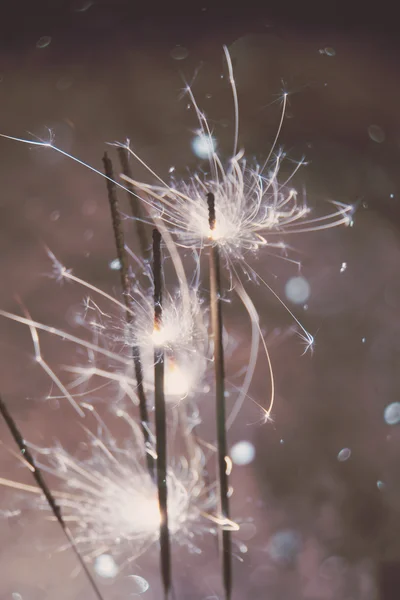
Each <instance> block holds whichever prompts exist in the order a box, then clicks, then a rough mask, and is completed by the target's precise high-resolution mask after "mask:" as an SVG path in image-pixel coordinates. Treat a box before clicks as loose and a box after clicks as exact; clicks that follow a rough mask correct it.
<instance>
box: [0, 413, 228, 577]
mask: <svg viewBox="0 0 400 600" xmlns="http://www.w3.org/2000/svg"><path fill="white" fill-rule="evenodd" d="M84 407H85V408H86V409H88V410H90V411H91V412H92V413H94V415H95V416H96V419H97V420H98V421H101V420H100V418H99V417H98V416H97V415H96V413H95V411H94V410H93V407H91V406H90V405H84ZM116 414H117V416H118V417H122V419H124V420H125V421H126V422H127V423H128V424H129V425H130V436H129V442H127V443H126V444H125V445H122V444H117V442H116V440H115V439H114V438H113V437H112V436H111V434H110V433H109V430H105V427H104V424H101V427H100V428H101V432H98V433H97V434H96V435H95V434H93V433H91V432H89V431H88V430H87V433H88V436H89V446H90V456H89V458H86V459H84V460H80V459H78V458H76V457H74V456H73V455H71V454H70V453H68V452H67V451H66V450H65V449H64V448H62V447H61V446H59V445H58V446H56V447H54V448H37V447H33V448H32V451H33V452H34V454H35V455H36V464H37V466H38V467H39V468H40V469H41V470H42V472H47V473H50V474H51V475H53V476H54V477H55V478H56V480H57V481H58V485H57V488H56V489H53V495H54V497H55V498H56V500H57V504H58V505H59V506H60V509H61V512H62V515H63V519H64V521H65V523H66V524H67V525H68V527H69V528H70V530H71V532H72V534H73V537H74V540H75V543H76V544H77V546H78V547H79V548H80V550H81V552H82V553H83V554H84V556H85V557H86V558H87V559H89V560H93V559H95V558H96V557H98V556H99V555H101V554H104V553H110V554H111V555H112V556H113V557H114V558H115V559H116V560H118V561H119V562H120V564H119V566H120V568H123V566H124V564H126V563H127V562H131V561H133V560H136V559H137V558H138V557H139V556H141V555H142V554H144V553H145V552H146V551H147V550H148V548H149V547H150V546H151V545H152V544H154V543H155V542H156V541H157V540H158V538H159V533H160V523H161V515H160V510H159V504H158V495H157V485H156V483H155V482H154V480H153V479H152V478H151V477H150V475H149V473H148V472H147V470H146V469H145V467H144V466H143V449H142V448H141V447H140V444H139V436H140V433H139V431H138V426H137V425H136V424H135V422H134V421H133V420H132V419H131V418H130V417H129V415H127V414H126V413H124V412H123V411H121V410H119V411H117V413H116ZM203 466H204V456H203V454H202V452H201V450H200V448H199V447H198V446H196V449H195V452H194V453H193V454H192V455H191V457H190V459H186V458H184V457H180V459H179V461H178V462H177V464H175V465H174V466H171V467H170V468H169V471H168V475H167V487H168V519H169V531H170V535H171V537H172V539H173V540H174V541H175V542H176V543H177V544H180V545H182V546H185V547H186V548H187V549H188V551H190V552H200V549H199V547H198V545H197V538H198V537H201V535H202V534H203V533H206V532H208V533H209V532H210V531H211V530H212V529H213V525H212V524H213V523H214V522H215V521H216V520H217V517H216V516H215V510H216V494H215V491H214V489H213V487H209V486H207V485H206V482H205V479H204V477H203ZM0 483H1V484H2V485H5V486H9V487H13V488H17V489H18V488H20V489H22V490H24V491H26V492H32V493H34V494H38V495H40V494H41V491H40V489H39V488H36V487H35V486H27V485H25V484H19V483H18V482H15V481H8V480H5V479H2V480H1V481H0ZM35 506H39V508H40V509H41V510H43V511H45V512H48V511H49V507H48V504H47V502H46V501H45V499H44V498H42V497H40V498H38V499H37V500H36V501H35ZM49 518H50V519H52V518H53V517H51V516H49ZM227 526H231V527H232V528H234V524H233V523H232V524H231V525H230V524H227Z"/></svg>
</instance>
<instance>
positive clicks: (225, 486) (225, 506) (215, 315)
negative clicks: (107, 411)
mask: <svg viewBox="0 0 400 600" xmlns="http://www.w3.org/2000/svg"><path fill="white" fill-rule="evenodd" d="M207 204H208V220H209V226H210V231H211V232H212V231H214V230H215V227H216V224H217V223H216V215H215V197H214V194H212V193H211V192H210V193H208V194H207ZM221 294H222V287H221V265H220V258H219V249H218V245H217V244H213V245H212V246H211V248H210V309H211V330H212V337H213V341H214V369H215V399H216V421H217V447H218V476H219V502H220V511H221V517H222V519H223V520H224V521H225V520H226V519H229V498H228V491H229V482H228V475H227V464H226V451H227V444H226V426H225V368H224V347H223V341H222V333H223V327H222V309H221ZM220 547H221V554H222V577H223V584H224V590H225V598H226V600H230V597H231V593H232V564H231V533H230V531H228V530H227V529H223V528H221V530H220Z"/></svg>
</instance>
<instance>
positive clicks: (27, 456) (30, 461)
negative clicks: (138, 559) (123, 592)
mask: <svg viewBox="0 0 400 600" xmlns="http://www.w3.org/2000/svg"><path fill="white" fill-rule="evenodd" d="M0 413H1V415H2V417H3V419H4V421H5V423H6V425H7V427H8V429H9V431H10V433H11V435H12V437H13V438H14V441H15V443H16V444H17V446H18V448H19V450H20V452H21V454H22V456H23V458H24V460H25V461H26V463H27V466H28V467H29V469H30V471H31V472H32V475H33V477H34V479H35V480H36V483H37V484H38V486H39V488H40V489H41V490H42V492H43V495H44V497H45V498H46V501H47V503H48V505H49V507H50V509H51V511H52V513H53V515H54V516H55V518H56V519H57V521H58V523H59V524H60V526H61V528H62V530H63V532H64V535H65V537H66V538H67V540H68V543H69V545H70V547H71V549H72V550H73V552H74V553H75V556H76V557H77V559H78V561H79V564H80V566H81V567H82V569H83V572H84V573H85V576H86V577H87V580H88V581H89V583H90V585H91V587H92V590H93V592H94V594H95V596H96V598H97V600H104V599H103V596H102V594H101V592H100V590H99V588H98V587H97V584H96V582H95V580H94V578H93V576H92V574H91V573H90V571H89V569H88V566H87V564H86V563H85V561H84V559H83V557H82V555H81V553H80V552H79V550H78V548H77V546H76V544H75V541H74V538H73V536H72V534H71V532H70V530H69V529H68V527H67V526H66V524H65V522H64V519H63V517H62V515H61V510H60V507H59V506H58V505H57V503H56V501H55V498H54V496H53V494H52V492H51V490H50V488H49V487H48V485H47V483H46V481H45V480H44V477H43V475H42V472H41V470H40V469H39V467H37V466H36V462H35V459H34V458H33V456H32V454H31V452H30V450H29V448H28V447H27V445H26V444H25V441H24V438H23V436H22V434H21V432H20V431H19V429H18V426H17V424H16V422H15V421H14V419H13V417H12V416H11V413H10V412H9V410H8V408H7V406H6V404H5V403H4V401H3V399H2V398H1V396H0Z"/></svg>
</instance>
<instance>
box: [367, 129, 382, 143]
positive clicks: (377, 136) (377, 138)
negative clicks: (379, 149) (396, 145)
mask: <svg viewBox="0 0 400 600" xmlns="http://www.w3.org/2000/svg"><path fill="white" fill-rule="evenodd" d="M368 135H369V137H370V138H371V140H372V141H373V142H376V143H377V144H382V142H384V141H385V139H386V135H385V132H384V131H383V129H382V127H379V125H370V126H369V127H368Z"/></svg>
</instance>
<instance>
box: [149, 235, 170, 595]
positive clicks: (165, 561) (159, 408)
mask: <svg viewBox="0 0 400 600" xmlns="http://www.w3.org/2000/svg"><path fill="white" fill-rule="evenodd" d="M153 278H154V327H155V328H157V329H158V328H160V327H161V325H162V256H161V234H160V232H159V231H158V229H153ZM164 367H165V365H164V348H163V346H162V345H160V346H155V348H154V404H155V421H156V452H157V489H158V502H159V506H160V517H161V520H160V559H161V576H162V580H163V585H164V594H165V597H166V598H168V595H169V591H170V588H171V557H170V540H169V528H168V504H167V426H166V414H165V395H164Z"/></svg>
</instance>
